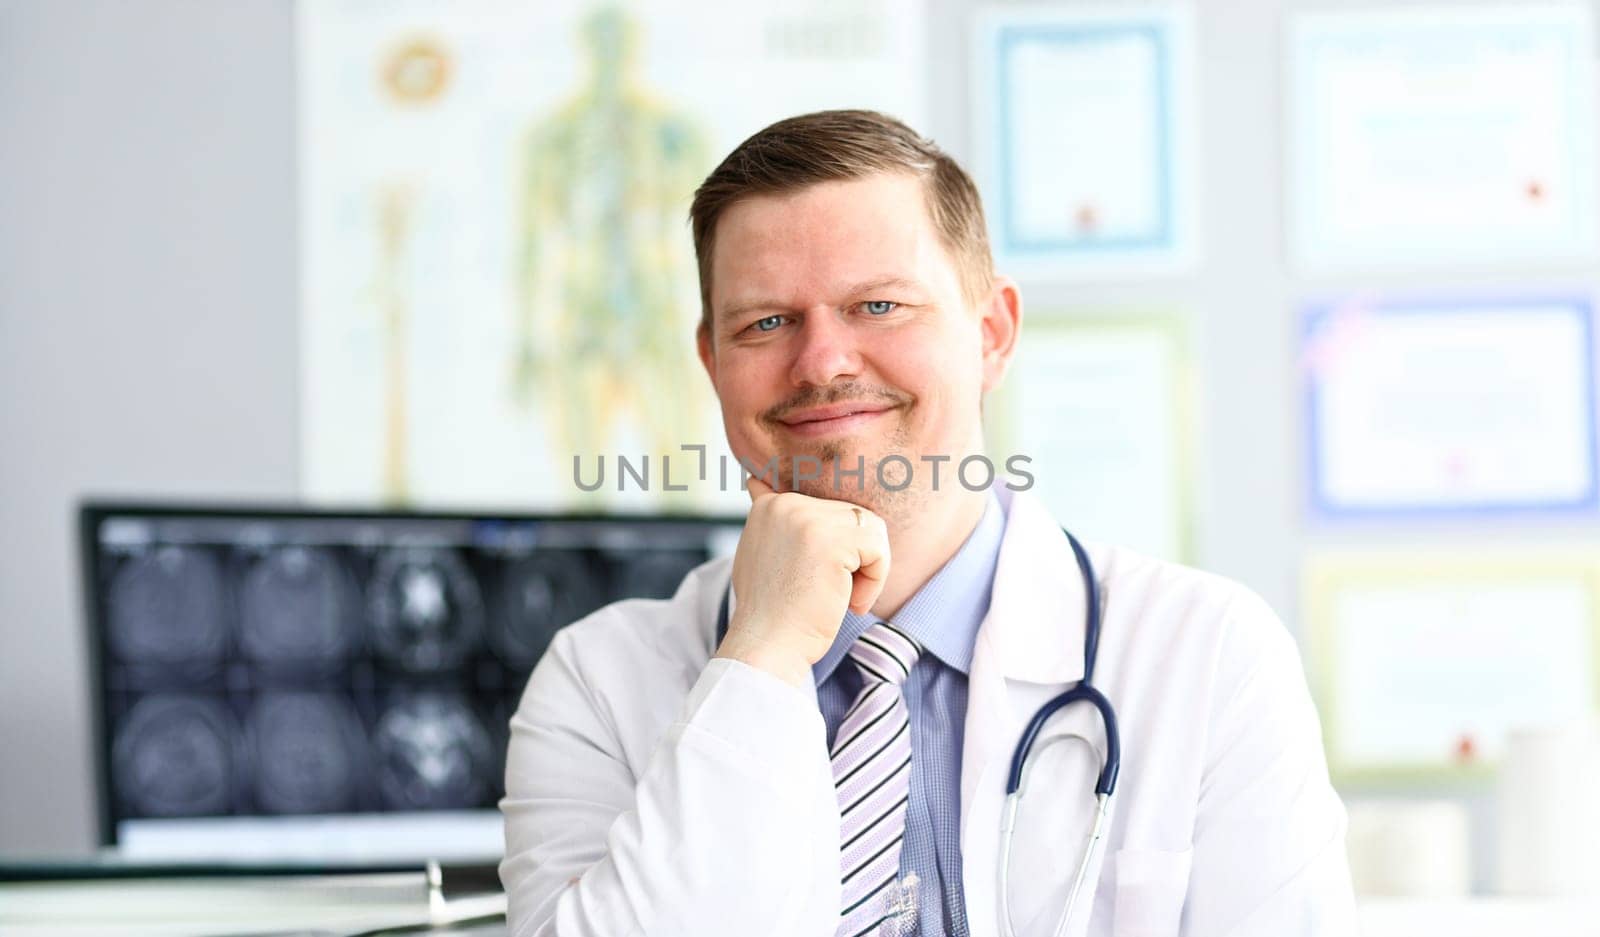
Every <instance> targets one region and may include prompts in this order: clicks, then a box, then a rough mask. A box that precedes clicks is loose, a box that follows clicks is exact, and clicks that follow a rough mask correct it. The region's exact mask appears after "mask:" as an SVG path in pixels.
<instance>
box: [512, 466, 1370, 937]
mask: <svg viewBox="0 0 1600 937" xmlns="http://www.w3.org/2000/svg"><path fill="white" fill-rule="evenodd" d="M1000 493H1001V496H1002V502H1003V503H1004V504H1005V507H1006V510H1007V523H1006V530H1005V537H1004V540H1003V541H1002V543H1001V547H1000V556H999V561H998V566H997V568H996V571H995V579H994V589H993V599H992V601H991V604H990V608H989V612H988V614H987V615H986V616H985V618H984V620H983V623H982V625H981V626H980V628H979V631H978V636H977V644H976V646H975V648H974V653H973V658H972V668H971V673H970V675H969V684H968V691H969V693H968V695H969V699H968V705H967V717H966V735H965V744H964V747H963V753H962V762H961V852H962V868H963V884H964V888H965V892H966V900H967V917H968V920H969V923H970V926H971V929H972V933H973V934H974V935H980V937H981V935H993V934H998V933H999V932H1000V925H999V923H998V920H999V919H998V914H999V908H998V906H997V904H996V896H995V891H996V878H997V874H996V873H997V869H998V847H999V836H998V829H999V825H1000V813H1001V804H1002V800H1003V796H1004V787H1005V775H1006V771H1007V767H1008V765H1009V762H1010V759H1011V754H1012V751H1013V749H1014V747H1015V745H1016V741H1017V739H1018V737H1019V735H1020V734H1021V731H1022V728H1023V726H1024V725H1025V724H1026V722H1027V720H1028V718H1029V717H1030V716H1031V715H1032V714H1033V712H1034V711H1035V710H1036V709H1037V707H1038V706H1040V705H1041V704H1042V703H1044V702H1045V701H1046V700H1047V699H1049V698H1050V697H1051V696H1053V695H1055V694H1057V693H1059V692H1061V691H1062V690H1064V689H1066V688H1067V687H1068V686H1069V685H1071V684H1072V683H1073V682H1074V681H1076V680H1078V679H1079V678H1080V677H1081V676H1082V670H1083V629H1084V625H1083V619H1084V593H1083V585H1082V582H1081V578H1080V576H1079V573H1078V569H1077V565H1076V562H1075V560H1074V558H1073V554H1072V551H1071V548H1070V547H1069V545H1068V543H1067V540H1066V538H1065V536H1063V535H1062V533H1061V530H1060V528H1059V527H1057V526H1056V523H1055V521H1054V519H1053V518H1052V517H1051V516H1050V514H1049V512H1048V511H1047V510H1046V509H1045V508H1044V507H1043V506H1042V505H1041V504H1040V503H1039V502H1038V501H1037V500H1036V499H1035V498H1034V497H1033V496H1032V495H1030V494H1028V493H1026V492H1017V493H1010V492H1006V491H1003V490H1002V491H1001V492H1000ZM1089 553H1090V556H1091V558H1092V559H1093V561H1094V565H1095V569H1096V573H1097V574H1098V576H1099V579H1100V581H1101V583H1102V585H1103V589H1104V595H1105V610H1104V614H1105V618H1104V624H1103V628H1102V638H1101V642H1100V652H1099V662H1098V664H1097V665H1096V673H1095V684H1096V685H1097V686H1098V687H1099V688H1100V689H1101V691H1102V692H1104V693H1105V694H1106V696H1107V697H1109V698H1110V700H1111V702H1112V704H1113V705H1114V706H1115V707H1116V710H1117V714H1118V718H1119V722H1120V726H1121V733H1122V773H1121V782H1120V788H1119V790H1118V794H1117V797H1116V799H1115V800H1114V802H1113V803H1114V805H1115V806H1114V808H1113V813H1112V816H1111V818H1110V824H1109V829H1108V832H1107V834H1106V842H1105V843H1104V844H1103V845H1104V848H1103V849H1102V850H1101V851H1100V853H1099V857H1098V858H1097V860H1096V861H1095V863H1094V865H1093V866H1092V867H1091V869H1090V872H1089V876H1090V877H1089V883H1088V885H1086V887H1085V895H1084V897H1083V898H1082V899H1080V902H1079V904H1080V907H1081V908H1083V909H1084V911H1080V912H1079V913H1076V914H1075V915H1074V921H1073V923H1072V926H1071V927H1070V928H1069V930H1068V933H1070V934H1073V935H1094V937H1102V935H1115V937H1154V935H1184V937H1223V935H1229V937H1305V935H1317V937H1333V935H1339V937H1343V935H1347V934H1354V933H1356V923H1355V912H1354V901H1353V898H1352V895H1351V888H1350V880H1349V871H1348V868H1347V865H1346V861H1345V853H1344V831H1345V814H1344V809H1343V806H1342V805H1341V803H1340V801H1339V799H1338V796H1337V795H1336V794H1335V792H1334V790H1333V788H1332V787H1331V786H1330V785H1329V782H1328V776H1327V768H1326V765H1325V762H1324V759H1323V754H1322V738H1321V731H1320V727H1319V724H1318V721H1317V715H1316V712H1315V710H1314V708H1313V706H1312V703H1311V699H1310V696H1309V694H1308V693H1307V689H1306V681H1305V677H1304V673H1303V671H1302V669H1301V664H1300V659H1299V655H1298V653H1297V650H1296V648H1295V645H1294V642H1293V640H1292V638H1291V637H1290V635H1289V634H1288V633H1287V632H1286V631H1285V629H1284V627H1283V625H1282V624H1281V623H1280V622H1279V621H1278V619H1277V617H1276V616H1275V615H1274V614H1273V613H1272V611H1271V609H1270V608H1268V607H1267V605H1266V604H1265V603H1264V602H1262V601H1261V599H1259V598H1257V597H1256V596H1255V595H1253V594H1252V593H1250V592H1249V591H1248V590H1246V589H1244V588H1242V587H1240V586H1238V585H1236V584H1233V583H1231V582H1228V581H1227V580H1224V579H1221V578H1218V577H1215V576H1211V575H1207V574H1204V573H1200V572H1196V571H1194V570H1190V569H1186V568H1184V567H1180V566H1176V565H1172V564H1168V563H1161V562H1156V561H1153V560H1150V559H1146V558H1144V557H1141V556H1138V555H1136V554H1133V553H1130V552H1128V551H1125V550H1121V549H1116V548H1110V547H1104V546H1099V545H1089ZM729 567H730V563H729V561H728V560H727V559H726V558H724V559H721V560H716V561H712V562H710V563H707V564H705V565H704V566H701V567H700V568H699V569H697V570H695V571H694V572H693V573H691V574H690V575H689V577H688V578H687V579H686V580H685V581H684V583H683V585H682V586H681V587H680V588H679V590H678V592H677V594H676V595H675V596H674V597H673V598H671V599H668V600H659V601H643V600H630V601H626V602H620V603H617V604H615V605H611V606H609V607H607V608H604V609H601V610H600V611H598V612H596V613H594V614H593V615H591V616H589V617H588V618H586V619H584V620H583V621H580V622H578V623H576V624H574V625H573V626H571V627H569V628H566V629H564V630H563V631H561V632H560V633H558V634H557V636H556V638H555V640H554V642H553V643H552V645H551V647H550V650H549V652H548V653H547V654H546V655H545V656H544V658H543V659H542V660H541V661H540V663H539V665H538V667H537V668H536V669H535V670H534V673H533V676H532V678H531V679H530V680H529V683H528V688H527V692H526V693H525V695H524V696H523V699H522V703H521V706H520V708H519V709H518V711H517V713H516V715H515V716H514V718H513V719H512V739H511V746H510V751H509V754H508V759H507V767H506V786H507V791H508V793H507V796H506V799H505V800H504V801H503V802H502V805H501V806H502V809H503V810H504V812H505V818H506V858H505V860H504V862H503V864H502V865H501V869H500V872H501V878H502V880H503V881H504V884H505V887H506V891H507V893H508V896H509V904H510V924H511V926H510V933H511V934H512V935H513V937H532V935H541V937H555V935H561V937H580V935H582V937H631V935H683V937H714V935H729V937H753V935H763V937H832V935H833V933H834V926H835V924H836V923H837V918H838V913H839V849H838V840H839V835H838V834H839V807H838V803H837V801H836V800H835V797H834V789H833V779H832V774H831V772H830V769H829V762H828V752H827V746H826V741H825V729H824V726H823V721H822V717H821V715H820V713H819V711H818V708H817V701H816V694H815V690H814V689H812V688H806V689H803V690H802V689H796V688H795V687H792V686H790V685H788V684H786V683H784V682H782V681H781V680H779V679H778V678H776V677H773V676H771V675H769V674H767V673H765V672H763V671H760V670H757V669H755V668H752V667H749V666H747V665H745V664H742V663H738V662H734V661H729V660H711V659H710V658H711V654H712V652H713V650H714V648H713V644H714V641H715V627H716V618H717V606H718V603H719V601H720V600H721V597H722V592H723V588H724V586H725V585H726V584H727V582H728V576H729ZM735 601H737V596H735ZM1068 731H1070V732H1076V733H1079V734H1082V735H1084V736H1085V737H1086V738H1089V739H1092V740H1094V745H1095V746H1096V750H1095V751H1094V752H1093V753H1090V752H1089V751H1088V749H1087V746H1086V745H1082V744H1079V743H1076V742H1071V741H1069V742H1064V743H1061V744H1054V745H1048V746H1045V747H1042V748H1041V747H1040V746H1043V745H1044V743H1045V740H1047V739H1048V738H1050V737H1052V736H1055V735H1058V734H1062V733H1063V732H1068ZM1103 750H1104V732H1103V731H1102V730H1101V728H1100V725H1099V722H1098V719H1097V717H1096V715H1095V713H1094V710H1093V708H1092V707H1090V706H1088V705H1086V704H1078V705H1075V706H1072V707H1069V708H1068V709H1066V710H1064V711H1063V712H1062V713H1060V714H1058V715H1057V716H1056V717H1055V719H1054V720H1052V722H1051V724H1050V725H1049V726H1047V727H1046V730H1045V732H1044V734H1043V735H1042V736H1041V740H1040V743H1039V744H1038V745H1036V747H1035V753H1036V754H1035V756H1034V757H1035V761H1036V763H1035V764H1034V767H1033V768H1032V769H1031V773H1030V777H1029V779H1028V787H1027V792H1026V794H1025V796H1024V798H1023V802H1022V806H1021V811H1020V814H1019V817H1018V824H1017V832H1016V834H1015V840H1014V845H1013V855H1012V863H1011V869H1012V872H1011V889H1010V890H1011V903H1012V919H1013V921H1014V922H1015V924H1016V926H1017V932H1018V934H1019V937H1033V935H1049V934H1050V933H1051V929H1052V928H1053V927H1054V925H1055V922H1056V917H1057V915H1058V914H1059V913H1060V909H1061V908H1062V906H1063V904H1064V902H1065V900H1066V893H1067V890H1068V888H1069V887H1070V880H1071V878H1072V876H1073V873H1074V872H1075V871H1076V869H1077V865H1078V860H1079V856H1080V850H1081V849H1082V844H1083V842H1084V838H1085V836H1086V832H1087V827H1088V824H1089V820H1090V811H1091V808H1092V804H1093V788H1094V780H1095V776H1096V774H1097V773H1098V771H1099V764H1100V757H1101V753H1102V752H1103ZM1091 887H1092V888H1093V892H1092V894H1090V888H1091ZM1084 912H1087V913H1088V919H1087V920H1085V919H1084Z"/></svg>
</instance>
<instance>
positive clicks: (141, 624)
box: [106, 546, 227, 664]
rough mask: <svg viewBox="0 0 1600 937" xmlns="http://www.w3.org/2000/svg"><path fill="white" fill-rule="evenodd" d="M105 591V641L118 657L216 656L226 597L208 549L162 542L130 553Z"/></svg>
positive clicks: (174, 659)
mask: <svg viewBox="0 0 1600 937" xmlns="http://www.w3.org/2000/svg"><path fill="white" fill-rule="evenodd" d="M109 591H110V595H109V597H108V599H107V603H106V604H107V621H106V625H107V629H106V640H107V643H108V644H109V645H110V647H111V650H112V651H113V652H114V653H115V654H116V655H117V656H118V657H120V658H122V659H123V660H127V661H135V662H147V663H154V664H196V663H209V662H214V661H217V660H220V659H221V657H222V654H223V651H224V648H225V646H226V640H227V630H226V624H227V622H226V618H225V613H226V604H227V602H226V597H225V594H224V589H223V582H222V570H221V567H220V566H219V565H218V563H217V560H216V557H215V556H214V555H213V553H212V552H211V551H209V550H204V549H198V548H193V547H180V546H161V547H157V548H155V549H153V550H150V551H149V552H146V553H144V554H142V555H138V556H134V557H132V558H130V559H129V560H128V561H127V562H126V563H124V564H123V566H122V567H121V568H120V569H119V570H118V571H117V573H116V576H115V578H114V579H113V580H112V582H111V587H110V590H109Z"/></svg>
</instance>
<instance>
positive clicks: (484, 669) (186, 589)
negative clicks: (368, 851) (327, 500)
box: [85, 507, 738, 824]
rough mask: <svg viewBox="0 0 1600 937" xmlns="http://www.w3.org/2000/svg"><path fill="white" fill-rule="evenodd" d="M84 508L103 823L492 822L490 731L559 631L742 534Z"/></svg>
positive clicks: (501, 733)
mask: <svg viewBox="0 0 1600 937" xmlns="http://www.w3.org/2000/svg"><path fill="white" fill-rule="evenodd" d="M86 510H89V509H86ZM97 510H98V511H99V514H98V515H96V516H97V517H98V518H99V520H98V522H97V524H98V526H96V525H95V524H86V528H85V529H86V531H87V530H95V531H97V532H98V533H97V535H96V536H95V537H94V538H93V539H91V540H90V541H89V543H88V546H89V549H88V550H87V551H86V559H87V560H88V562H89V566H88V567H87V570H88V576H89V578H88V582H89V583H90V584H91V588H90V594H89V596H88V602H89V608H90V612H91V626H92V628H91V631H92V637H93V639H94V646H95V648H96V654H95V657H96V678H97V683H98V686H99V688H100V692H99V698H100V711H99V718H100V722H101V724H102V726H103V733H102V735H103V738H104V742H103V751H102V752H101V753H100V755H99V758H100V761H101V762H102V765H103V767H102V773H103V775H104V778H105V790H106V791H107V792H108V794H107V797H106V798H105V802H106V804H105V805H106V809H107V810H108V811H109V813H110V820H111V822H112V823H113V824H114V823H116V822H119V821H121V820H129V819H146V818H178V817H184V818H188V817H229V816H232V817H239V816H261V817H291V816H325V815H346V814H366V813H388V812H415V811H430V810H472V809H489V808H492V807H493V806H494V805H495V803H496V801H497V800H498V799H499V798H500V796H501V794H502V789H503V777H502V773H503V769H504V768H503V766H504V748H505V744H506V740H507V737H508V729H507V725H506V723H507V721H508V720H509V718H510V715H511V713H512V712H513V711H514V710H515V708H516V705H517V702H518V700H519V698H520V696H521V692H522V689H523V686H524V685H525V684H526V682H527V679H528V674H529V673H530V672H532V670H533V668H534V666H535V665H536V664H537V663H538V662H539V659H540V657H541V656H543V654H544V653H545V650H546V649H547V648H548V647H549V645H550V641H551V639H552V638H553V637H554V636H555V634H556V633H557V632H558V631H559V630H560V629H561V628H564V627H566V626H567V625H569V624H571V623H573V622H574V621H577V620H579V619H581V618H583V617H584V616H586V615H588V614H589V613H591V612H593V611H595V610H597V609H599V608H601V607H602V606H604V605H606V604H608V603H610V602H614V601H617V600H619V599H624V598H644V599H663V598H667V597H670V596H671V595H672V593H673V592H674V591H675V590H676V589H677V587H678V585H679V583H680V582H681V581H682V579H683V577H684V575H686V574H687V573H688V572H689V571H690V570H691V569H693V568H694V567H695V566H696V565H698V564H700V563H702V562H705V561H706V560H707V559H708V558H710V557H711V556H712V555H713V554H714V553H715V552H717V551H718V550H725V549H727V545H728V543H729V542H730V531H731V535H732V536H736V534H737V530H738V527H737V524H729V523H728V522H713V521H701V520H693V519H672V520H670V521H668V520H659V521H657V520H652V519H644V520H628V519H620V518H619V519H610V518H588V519H541V518H476V517H462V516H448V517H441V516H429V515H422V514H415V515H413V514H403V513H395V514H367V515H359V516H340V515H337V514H331V513H329V514H320V513H316V512H309V511H305V512H280V513H276V514H272V513H267V514H259V515H258V514H252V513H250V512H246V511H240V512H229V511H222V510H218V511H205V512H196V511H193V510H183V511H173V512H171V513H168V512H163V511H162V510H160V509H159V508H140V509H120V510H119V509H114V508H110V507H106V508H100V509H97Z"/></svg>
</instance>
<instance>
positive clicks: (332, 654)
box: [239, 545, 362, 670]
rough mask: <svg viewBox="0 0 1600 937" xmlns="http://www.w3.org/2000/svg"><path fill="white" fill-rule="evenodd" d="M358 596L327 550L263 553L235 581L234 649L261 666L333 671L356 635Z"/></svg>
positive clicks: (288, 549) (283, 549)
mask: <svg viewBox="0 0 1600 937" xmlns="http://www.w3.org/2000/svg"><path fill="white" fill-rule="evenodd" d="M360 604H361V594H360V590H359V589H358V587H357V585H356V582H355V578H354V577H353V576H351V575H350V572H349V570H347V569H346V568H345V567H344V565H343V564H342V563H341V562H340V561H339V558H338V556H336V555H335V554H334V553H333V551H331V550H327V549H322V548H317V547H305V546H299V545H290V546H283V547H278V548H274V549H269V550H266V551H264V552H263V553H262V554H261V555H260V556H259V557H257V558H255V559H253V560H251V561H250V563H249V565H248V567H247V568H246V570H245V571H244V573H243V576H242V577H241V580H240V583H239V651H240V653H242V654H243V655H244V656H245V657H247V658H249V659H251V660H253V661H256V662H258V663H260V664H262V665H264V666H267V667H281V668H295V667H301V668H308V669H312V670H327V669H333V668H336V667H337V666H338V664H339V663H340V662H341V661H342V660H343V659H344V658H345V657H346V656H347V655H348V654H350V653H351V651H353V650H354V649H355V648H356V646H357V644H358V643H359V641H360V638H361V630H362V629H361V608H360Z"/></svg>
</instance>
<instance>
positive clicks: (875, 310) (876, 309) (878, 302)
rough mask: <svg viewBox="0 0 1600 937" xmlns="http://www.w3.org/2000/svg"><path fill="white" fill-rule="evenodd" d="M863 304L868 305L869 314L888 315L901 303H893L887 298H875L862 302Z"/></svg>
mask: <svg viewBox="0 0 1600 937" xmlns="http://www.w3.org/2000/svg"><path fill="white" fill-rule="evenodd" d="M862 305H864V306H866V307H867V312H868V313H869V314H871V315H875V316H882V315H887V314H889V313H890V312H893V311H894V307H896V306H898V305H900V304H899V303H891V302H889V301H888V300H887V299H874V300H870V301H868V302H865V303H862Z"/></svg>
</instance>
